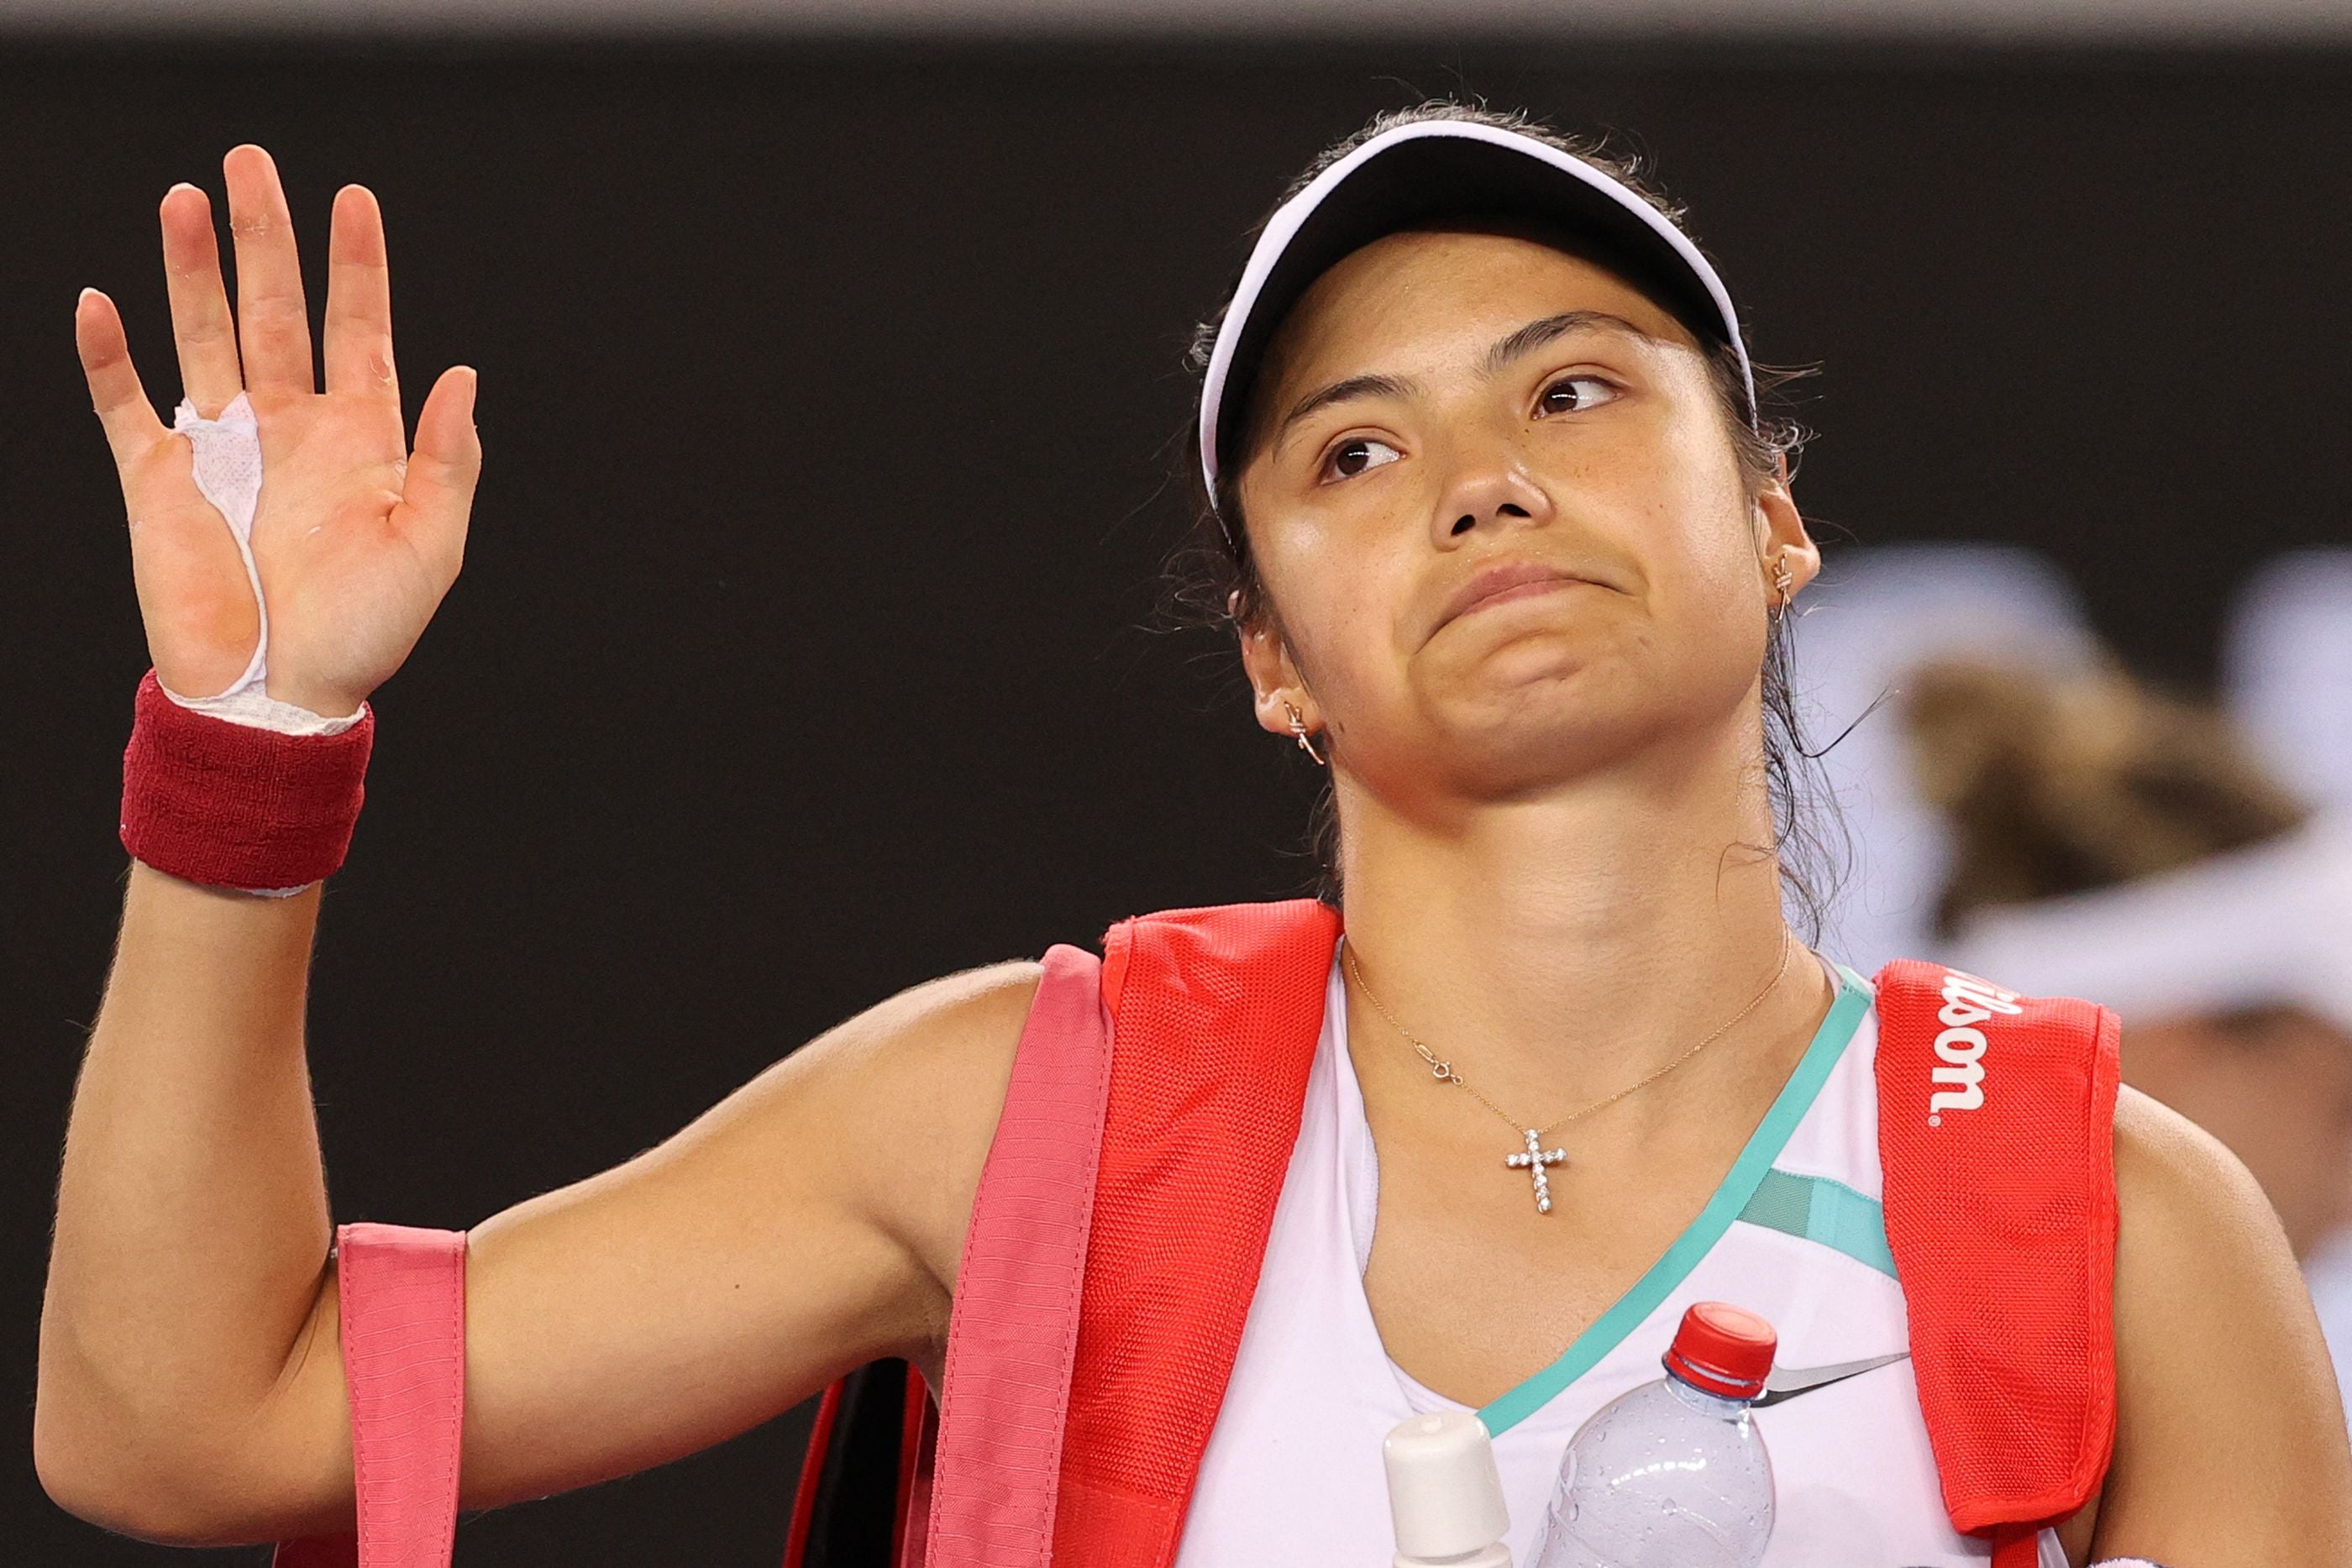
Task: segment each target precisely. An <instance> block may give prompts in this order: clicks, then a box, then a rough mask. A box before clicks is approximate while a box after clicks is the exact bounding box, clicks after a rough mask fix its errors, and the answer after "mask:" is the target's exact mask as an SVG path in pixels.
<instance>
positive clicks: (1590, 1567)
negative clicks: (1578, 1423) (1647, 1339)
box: [1534, 1301, 1779, 1568]
mask: <svg viewBox="0 0 2352 1568" xmlns="http://www.w3.org/2000/svg"><path fill="white" fill-rule="evenodd" d="M1778 1339H1779V1336H1778V1335H1776V1334H1775V1333H1773V1330H1772V1325H1771V1324H1770V1323H1768V1322H1765V1321H1764V1320H1763V1319H1762V1318H1759V1317H1758V1316H1757V1315H1756V1314H1755V1313H1754V1312H1745V1311H1742V1310H1741V1309H1740V1308H1738V1307H1735V1306H1730V1305H1728V1304H1727V1303H1725V1302H1722V1301H1701V1302H1700V1303H1698V1304H1697V1305H1696V1306H1695V1307H1693V1308H1691V1310H1690V1311H1689V1312H1685V1314H1683V1322H1682V1327H1681V1328H1680V1329H1679V1330H1678V1331H1677V1332H1676V1333H1675V1343H1674V1346H1673V1348H1672V1349H1670V1350H1668V1351H1667V1352H1666V1355H1665V1366H1666V1375H1665V1376H1664V1377H1663V1378H1661V1379H1660V1380H1659V1381H1657V1382H1655V1383H1646V1384H1643V1385H1642V1386H1641V1387H1639V1388H1636V1389H1634V1390H1633V1392H1632V1393H1630V1394H1627V1395H1624V1396H1622V1397H1620V1398H1617V1399H1615V1400H1612V1401H1611V1402H1610V1403H1609V1404H1607V1405H1604V1406H1601V1409H1600V1410H1598V1411H1596V1412H1595V1413H1594V1414H1593V1416H1592V1419H1591V1420H1590V1421H1587V1422H1586V1423H1585V1424H1584V1426H1583V1427H1581V1428H1580V1430H1579V1431H1578V1432H1577V1434H1576V1437H1575V1438H1574V1439H1573V1440H1572V1441H1570V1444H1569V1446H1568V1457H1567V1458H1565V1459H1563V1460H1562V1461H1561V1462H1560V1469H1559V1487H1558V1488H1557V1489H1556V1490H1554V1491H1553V1493H1552V1500H1551V1507H1550V1509H1549V1511H1547V1512H1546V1514H1545V1516H1544V1522H1543V1527H1542V1529H1541V1531H1540V1532H1539V1534H1538V1537H1537V1541H1536V1549H1535V1562H1534V1568H1756V1564H1757V1563H1760V1562H1762V1561H1763V1558H1764V1547H1765V1544H1766V1543H1767V1542H1769V1541H1770V1540H1771V1539H1772V1461H1771V1458H1769V1456H1768V1455H1767V1454H1766V1453H1765V1452H1764V1438H1763V1436H1762V1434H1760V1433H1759V1432H1758V1431H1757V1429H1756V1423H1755V1421H1754V1419H1753V1418H1752V1417H1751V1416H1750V1415H1749V1413H1748V1405H1749V1402H1750V1401H1752V1400H1753V1399H1755V1398H1756V1397H1757V1396H1759V1395H1760V1394H1761V1393H1763V1392H1764V1379H1765V1378H1766V1377H1767V1376H1768V1375H1769V1374H1770V1373H1771V1370H1772V1353H1773V1351H1774V1350H1775V1349H1776V1348H1777V1346H1778Z"/></svg>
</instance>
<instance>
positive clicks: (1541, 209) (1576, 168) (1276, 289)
mask: <svg viewBox="0 0 2352 1568" xmlns="http://www.w3.org/2000/svg"><path fill="white" fill-rule="evenodd" d="M1470 217H1487V218H1493V217H1508V218H1522V219H1529V220H1534V221H1536V222H1538V223H1539V224H1542V225H1547V226H1550V227H1554V228H1557V229H1559V230H1560V231H1562V232H1563V234H1565V235H1573V236H1574V238H1575V240H1576V241H1577V242H1578V244H1579V245H1580V246H1583V245H1587V244H1589V245H1591V246H1594V247H1596V250H1597V252H1598V256H1597V259H1601V260H1602V261H1604V263H1605V264H1606V265H1608V266H1609V267H1611V269H1612V270H1613V271H1616V272H1618V273H1620V274H1621V275H1622V276H1623V277H1625V278H1626V280H1627V281H1628V282H1630V283H1632V284H1633V286H1634V287H1638V288H1640V289H1642V290H1643V292H1644V293H1645V294H1647V295H1649V296H1650V297H1651V298H1654V299H1655V300H1657V302H1658V303H1659V304H1660V305H1662V306H1664V308H1667V309H1668V310H1670V311H1672V312H1673V313H1674V315H1675V318H1676V319H1678V320H1680V321H1681V322H1682V323H1683V325H1684V326H1685V327H1687V328H1689V329H1691V332H1692V333H1693V335H1694V336H1696V337H1697V338H1699V339H1700V340H1702V341H1707V342H1713V343H1720V344H1725V345H1727V346H1728V347H1729V348H1730V349H1731V350H1733V352H1734V353H1736V354H1737V355H1738V360H1739V376H1740V382H1741V387H1742V390H1743V391H1744V392H1745V393H1746V395H1747V403H1748V409H1747V413H1748V419H1749V420H1750V422H1751V423H1752V422H1753V421H1754V419H1755V417H1756V376H1755V371H1754V370H1753V369H1752V368H1751V367H1750V365H1749V364H1748V349H1747V345H1746V343H1745V342H1744V340H1742V338H1741V336H1740V330H1739V318H1738V315H1737V314H1736V313H1735V312H1734V311H1733V309H1732V308H1731V296H1730V294H1729V293H1728V292H1727V291H1726V289H1725V288H1724V287H1723V280H1722V279H1721V278H1719V277H1717V276H1716V272H1715V268H1714V267H1711V266H1709V265H1708V263H1707V260H1706V256H1702V255H1700V254H1699V250H1698V247H1697V246H1695V245H1693V244H1691V242H1690V240H1689V238H1688V237H1687V236H1686V235H1684V234H1683V232H1682V231H1681V230H1680V229H1678V228H1676V227H1675V225H1674V224H1673V223H1672V222H1671V221H1670V220H1668V219H1667V218H1666V216H1665V215H1664V214H1662V213H1660V212H1659V211H1658V210H1657V209H1656V208H1655V207H1654V206H1652V205H1651V204H1649V203H1648V202H1647V201H1646V200H1644V199H1643V197H1642V196H1641V195H1640V194H1639V193H1635V192H1634V191H1633V190H1630V189H1628V188H1627V187H1626V186H1624V185H1622V184H1620V183H1618V182H1617V181H1616V180H1614V179H1612V178H1611V177H1610V176H1609V175H1608V174H1606V173H1604V172H1601V170H1599V169H1596V168H1594V167H1593V166H1592V165H1591V164H1590V163H1587V162H1584V161H1583V160H1582V159H1580V158H1577V157H1574V156H1571V155H1570V154H1569V153H1566V152H1561V151H1560V150H1559V149H1558V148H1556V147H1553V146H1550V145H1549V144H1547V143H1545V142H1543V141H1538V140H1537V139H1536V138H1534V137H1532V136H1526V135H1522V134H1520V133H1519V132H1517V131H1506V130H1503V129H1501V128H1499V127H1496V126H1492V125H1482V124H1479V123H1477V122H1475V121H1473V120H1416V121H1413V122H1412V123H1410V124H1405V125H1400V126H1397V127H1395V128H1394V129H1393V130H1390V131H1382V132H1381V134H1379V135H1377V136H1375V137H1373V138H1371V139H1370V141H1366V142H1365V143H1364V144H1363V145H1362V146H1360V147H1359V148H1357V149H1356V150H1355V151H1354V152H1350V153H1349V154H1348V155H1347V156H1346V157H1344V158H1342V159H1340V160H1339V162H1336V163H1334V164H1332V165H1331V166H1330V167H1329V168H1328V169H1326V170H1324V171H1323V172H1322V173H1320V174H1318V175H1317V176H1316V177H1315V179H1314V181H1313V183H1310V184H1308V185H1307V188H1306V189H1305V190H1303V191H1301V192H1299V193H1298V194H1297V195H1296V196H1293V197H1292V198H1291V199H1290V200H1289V201H1287V202H1285V203H1284V204H1282V205H1281V206H1280V207H1279V208H1277V209H1276V212H1275V214H1274V215H1273V216H1272V217H1270V218H1268V219H1267V220H1266V224H1265V229H1264V230H1263V231H1262V232H1261V233H1260V234H1259V235H1258V240H1257V245H1256V246H1255V248H1254V249H1253V250H1252V251H1251V252H1250V257H1249V263H1248V265H1247V266H1246V267H1244V268H1243V269H1242V280H1241V284H1240V286H1239V287H1236V288H1235V289H1234V297H1233V300H1232V302H1231V303H1230V304H1228V305H1227V306H1226V307H1225V315H1224V319H1223V322H1222V323H1221V324H1220V325H1219V327H1218V329H1217V339H1216V343H1215V345H1214V347H1213V349H1212V350H1211V352H1210V355H1209V368H1208V373H1207V375H1206V377H1205V378H1204V379H1203V381H1202V388H1201V477H1202V479H1203V480H1204V481H1205V482H1206V483H1207V485H1208V487H1209V495H1210V496H1211V497H1215V496H1216V495H1217V478H1218V475H1219V473H1220V472H1221V470H1222V467H1223V461H1224V460H1225V459H1226V458H1227V456H1228V455H1229V454H1230V448H1231V445H1232V443H1233V441H1234V435H1235V433H1234V431H1232V430H1229V429H1226V428H1224V427H1223V415H1224V413H1225V412H1226V410H1227V409H1228V407H1230V408H1231V409H1232V410H1233V411H1234V412H1235V413H1239V411H1240V410H1241V409H1242V408H1243V407H1244V405H1245V404H1246V403H1247V402H1248V399H1249V392H1250V383H1251V382H1252V381H1253V380H1254V379H1255V376H1256V373H1257V365H1258V361H1259V360H1260V359H1261V358H1262V357H1263V356H1264V354H1265V348H1266V344H1267V343H1268V342H1269V341H1270V340H1272V338H1273V336H1274V331H1275V329H1276V327H1277V326H1278V325H1280V323H1281V320H1282V319H1283V317H1284V316H1286V314H1288V312H1289V310H1290V308H1291V307H1292V306H1293V305H1296V304H1297V302H1298V298H1299V297H1300V296H1301V295H1303V294H1305V293H1306V292H1307V288H1308V287H1310V286H1311V285H1312V284H1313V283H1314V281H1315V279H1316V278H1318V277H1321V276H1322V275H1323V273H1324V272H1326V271H1327V270H1328V269H1329V268H1330V267H1331V266H1332V265H1333V264H1334V263H1336V262H1338V261H1339V259H1340V258H1341V257H1343V256H1348V255H1349V254H1350V253H1351V252H1354V251H1356V250H1359V249H1361V248H1362V247H1363V246H1367V245H1370V243H1371V242H1372V241H1374V240H1376V239H1379V238H1380V237H1381V235H1389V234H1394V233H1396V232H1397V231H1398V230H1400V229H1404V228H1409V227H1412V226H1413V225H1417V224H1424V223H1431V222H1435V221H1442V220H1444V219H1446V218H1470Z"/></svg>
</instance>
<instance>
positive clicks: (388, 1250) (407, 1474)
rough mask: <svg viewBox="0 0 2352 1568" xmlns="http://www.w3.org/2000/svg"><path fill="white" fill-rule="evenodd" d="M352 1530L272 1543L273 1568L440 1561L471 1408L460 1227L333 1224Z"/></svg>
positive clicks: (450, 1539) (414, 1566) (416, 1565)
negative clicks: (354, 1506)
mask: <svg viewBox="0 0 2352 1568" xmlns="http://www.w3.org/2000/svg"><path fill="white" fill-rule="evenodd" d="M335 1245H336V1256H337V1259H338V1262H337V1265H336V1301H337V1304H338V1307H339V1310H340V1312H341V1335H342V1345H343V1389H344V1394H345V1397H346V1398H347V1399H348V1400H349V1401H350V1405H351V1414H352V1483H353V1489H354V1490H355V1491H356V1493H357V1495H358V1516H359V1517H358V1529H357V1531H356V1532H355V1533H352V1534H343V1535H327V1536H309V1537H305V1538H304V1539H302V1540H299V1541H289V1542H282V1543H280V1544H279V1546H278V1550H277V1552H275V1553H274V1554H273V1555H272V1557H271V1559H270V1561H271V1564H272V1568H352V1565H354V1564H356V1565H357V1568H447V1565H448V1563H449V1557H450V1552H451V1551H452V1550H453V1549H454V1547H455V1546H456V1543H457V1458H458V1451H459V1448H460V1447H461V1445H462V1434H463V1429H464V1424H465V1414H466V1233H465V1232H464V1231H462V1230H434V1229H429V1228H424V1227H420V1226H409V1225H375V1224H368V1223H359V1224H352V1225H344V1226H340V1227H338V1228H336V1231H335Z"/></svg>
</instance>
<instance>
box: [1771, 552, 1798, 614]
mask: <svg viewBox="0 0 2352 1568" xmlns="http://www.w3.org/2000/svg"><path fill="white" fill-rule="evenodd" d="M1796 581H1797V578H1796V574H1795V573H1793V572H1791V571H1790V570H1789V551H1788V547H1786V546H1785V545H1784V546H1782V547H1781V549H1780V554H1778V555H1776V556H1774V557H1773V558H1772V587H1773V589H1774V591H1777V592H1778V593H1779V594H1780V603H1778V604H1776V605H1774V606H1773V608H1774V609H1776V610H1786V609H1788V608H1789V598H1790V591H1791V590H1792V589H1793V588H1794V587H1795V586H1796Z"/></svg>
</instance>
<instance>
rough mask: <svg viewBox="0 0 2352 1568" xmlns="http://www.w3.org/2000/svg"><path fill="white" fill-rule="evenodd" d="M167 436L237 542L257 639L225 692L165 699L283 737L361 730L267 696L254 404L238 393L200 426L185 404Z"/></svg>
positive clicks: (351, 720)
mask: <svg viewBox="0 0 2352 1568" xmlns="http://www.w3.org/2000/svg"><path fill="white" fill-rule="evenodd" d="M172 428H173V430H175V431H177V432H179V433H180V434H183V435H184V436H186V437H187V438H188V444H190V445H191V446H193V447H194V449H195V463H194V466H195V480H196V489H197V490H198V491H199V492H200V493H201V494H202V495H203V496H204V498H205V500H207V501H210V502H211V503H212V504H213V509H214V510H215V511H217V512H218V513H220V515H221V520H222V521H223V522H225V523H226V524H227V525H228V532H229V537H230V538H233V539H235V540H236V553H237V556H238V558H239V559H242V560H243V561H244V562H245V576H246V580H247V582H249V583H251V584H252V585H253V602H254V604H255V606H256V608H257V611H258V612H259V621H260V626H261V634H260V636H259V637H258V638H257V639H256V641H255V643H254V645H253V657H252V658H251V659H250V660H248V661H247V663H246V666H245V674H241V675H239V676H237V678H236V680H235V681H233V682H231V683H230V684H229V686H228V688H227V689H226V690H225V691H221V692H216V693H215V694H214V695H211V696H208V697H192V696H184V695H181V694H180V693H178V692H175V691H173V690H172V689H171V688H170V687H169V686H164V687H163V695H165V696H168V697H170V698H171V699H172V700H173V702H175V703H178V704H179V705H180V706H182V707H184V708H192V709H194V711H195V712H197V713H201V714H208V715H210V716H213V717H214V718H221V719H226V720H228V721H229V722H230V723H231V724H244V725H251V726H253V727H255V728H257V729H274V730H278V731H279V732H281V733H283V734H287V735H337V734H341V732H342V731H344V730H346V729H349V728H350V727H352V725H354V724H357V723H358V722H359V719H360V716H359V714H358V713H357V712H354V713H352V714H350V715H348V716H344V717H341V718H331V717H329V716H326V715H324V714H316V713H312V712H311V711H310V709H309V708H305V707H297V706H294V705H293V704H292V703H288V702H280V701H278V699H277V698H276V697H273V696H271V695H269V691H268V675H269V601H268V600H267V599H265V598H263V597H262V594H261V569H260V567H259V566H257V564H255V561H254V559H253V518H254V514H255V513H256V512H257V511H258V510H259V509H260V507H261V425H260V423H259V421H258V420H257V419H256V418H255V417H254V413H253V402H252V400H251V399H250V398H248V397H247V396H246V394H245V393H243V392H239V393H237V394H236V397H234V398H232V399H230V400H229V403H228V406H227V407H226V408H224V409H222V410H221V411H220V413H219V414H218V415H217V416H216V417H215V418H212V419H206V418H205V417H204V416H203V415H202V414H200V413H197V412H196V405H195V404H194V402H190V401H189V400H188V399H187V398H182V399H181V400H180V406H179V407H178V409H176V410H175V411H174V412H173V415H172ZM156 684H157V685H162V684H163V683H162V682H160V681H159V682H157V683H156Z"/></svg>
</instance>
